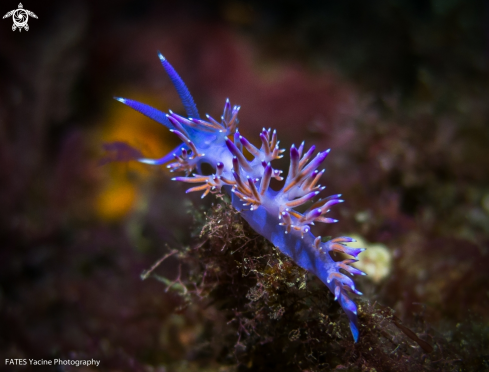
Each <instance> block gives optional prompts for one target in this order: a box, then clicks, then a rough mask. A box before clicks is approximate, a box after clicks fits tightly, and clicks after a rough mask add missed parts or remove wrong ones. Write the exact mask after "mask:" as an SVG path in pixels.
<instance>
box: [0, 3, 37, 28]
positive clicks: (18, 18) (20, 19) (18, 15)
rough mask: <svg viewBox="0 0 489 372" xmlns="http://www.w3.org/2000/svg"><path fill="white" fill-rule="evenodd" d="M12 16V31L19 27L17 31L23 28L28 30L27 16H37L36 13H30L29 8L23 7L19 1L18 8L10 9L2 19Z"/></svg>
mask: <svg viewBox="0 0 489 372" xmlns="http://www.w3.org/2000/svg"><path fill="white" fill-rule="evenodd" d="M10 16H12V20H13V21H14V24H13V25H12V31H15V30H16V29H19V32H20V31H22V29H23V28H24V29H25V30H26V31H29V25H28V24H27V21H28V20H29V16H31V17H34V18H37V15H35V14H34V13H32V12H31V11H30V10H27V9H24V7H23V6H22V3H19V8H18V9H14V10H11V11H10V12H8V13H7V14H5V15H4V16H3V19H5V18H7V17H10Z"/></svg>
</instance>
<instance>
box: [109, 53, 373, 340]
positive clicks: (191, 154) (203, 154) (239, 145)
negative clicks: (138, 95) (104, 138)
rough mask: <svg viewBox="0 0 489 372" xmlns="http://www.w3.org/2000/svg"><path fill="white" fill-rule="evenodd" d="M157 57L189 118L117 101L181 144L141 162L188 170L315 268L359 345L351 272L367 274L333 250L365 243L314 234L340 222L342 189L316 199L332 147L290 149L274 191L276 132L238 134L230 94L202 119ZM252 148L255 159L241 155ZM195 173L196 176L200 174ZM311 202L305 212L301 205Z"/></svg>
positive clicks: (354, 251) (349, 251)
mask: <svg viewBox="0 0 489 372" xmlns="http://www.w3.org/2000/svg"><path fill="white" fill-rule="evenodd" d="M159 58H160V60H161V63H162V64H163V67H164V69H165V70H166V72H167V74H168V76H169V77H170V79H171V81H172V83H173V85H174V86H175V88H176V90H177V93H178V95H179V96H180V99H181V100H182V103H183V105H184V107H185V111H186V113H187V117H183V116H180V115H177V114H175V113H173V112H171V111H170V112H169V113H168V114H165V113H163V112H161V111H159V110H157V109H155V108H153V107H150V106H148V105H146V104H143V103H140V102H136V101H133V100H130V99H125V98H116V99H117V100H118V101H120V102H122V103H124V104H125V105H127V106H129V107H131V108H133V109H135V110H137V111H139V112H140V113H142V114H143V115H146V116H148V117H149V118H151V119H153V120H156V121H157V122H158V123H160V124H163V125H164V126H166V127H168V128H169V129H170V131H171V132H173V133H174V134H175V135H176V136H177V137H178V138H179V139H180V140H181V141H182V144H181V145H179V146H178V147H177V148H175V150H174V151H172V152H170V153H169V154H167V155H166V156H164V157H162V158H160V159H146V158H141V159H138V161H139V162H141V163H145V164H152V165H162V164H165V163H168V162H170V161H171V163H170V164H169V165H167V167H168V168H169V169H170V171H171V172H175V171H183V172H185V176H182V177H175V178H173V180H175V181H182V182H187V183H194V184H197V185H196V186H194V187H191V188H190V189H188V190H187V192H192V191H202V192H203V194H202V197H204V196H206V195H207V194H208V193H221V192H225V193H227V194H228V195H229V196H230V197H231V199H232V204H233V207H234V208H236V209H237V210H238V211H240V213H241V215H242V216H243V218H244V219H245V220H246V221H247V222H248V223H249V225H250V226H251V227H252V228H253V229H254V230H255V231H256V232H257V233H259V234H261V235H262V236H264V237H265V238H266V239H268V240H269V241H270V242H271V243H272V244H274V245H275V246H276V247H277V248H278V249H280V251H281V252H282V253H284V254H286V255H287V256H289V257H291V258H292V259H293V260H294V262H295V263H296V264H297V265H299V266H301V267H302V268H304V269H306V270H308V271H310V272H312V273H314V274H315V275H317V276H318V277H319V279H321V281H322V282H323V283H324V284H325V285H326V286H327V287H328V288H329V289H330V290H331V292H332V293H333V294H334V296H335V300H338V301H339V303H340V305H341V307H342V308H343V310H344V311H345V313H346V315H347V316H348V319H349V321H350V328H351V332H352V334H353V338H354V340H355V342H356V341H357V340H358V335H359V330H358V319H357V306H356V304H355V302H354V301H353V300H352V299H351V298H350V297H349V294H350V292H352V293H355V294H358V295H360V294H361V293H360V292H359V291H358V290H357V289H356V288H355V284H354V283H353V280H352V279H351V278H350V277H349V276H347V275H345V272H346V273H348V274H354V275H365V274H364V273H363V272H362V271H360V270H358V269H356V268H355V267H353V266H351V264H352V263H354V262H356V261H357V260H356V259H346V260H343V261H334V260H333V259H332V257H331V255H330V252H333V251H335V252H341V253H344V254H346V255H349V256H352V257H354V258H356V257H357V256H358V254H360V252H362V251H363V250H364V249H363V248H352V247H349V246H348V245H347V243H350V242H354V241H355V240H354V239H352V238H349V237H344V236H342V237H338V238H334V239H331V240H329V241H327V242H322V241H321V237H320V236H317V237H316V236H314V235H313V234H312V232H311V225H314V223H315V222H323V223H335V222H337V220H335V219H333V218H329V217H326V215H327V213H328V212H329V211H330V208H331V207H332V206H333V205H335V204H338V203H342V202H343V200H342V199H340V198H341V194H336V195H331V196H329V197H326V198H323V199H317V197H318V195H319V194H320V192H321V191H322V190H324V188H325V187H324V186H321V185H320V184H319V180H320V178H321V176H322V175H323V173H324V170H318V167H319V166H320V164H321V163H322V162H323V160H324V159H325V158H326V157H327V156H328V154H329V151H330V150H326V151H323V152H319V153H317V154H316V156H315V157H313V153H314V150H315V147H314V146H312V147H311V148H310V149H309V150H307V151H305V148H304V142H302V144H301V145H300V146H299V147H295V146H294V145H292V146H291V148H290V166H289V171H288V174H287V178H286V179H285V183H284V185H283V187H282V189H281V190H278V191H275V190H272V189H271V188H270V187H269V186H270V180H271V179H272V177H273V178H275V179H277V180H280V181H282V180H283V177H282V175H281V174H282V171H281V170H279V169H275V168H273V167H272V161H273V160H275V159H278V158H281V157H282V153H283V152H284V151H285V150H283V149H280V148H279V141H278V140H277V132H276V131H275V130H273V131H272V130H271V129H265V128H263V130H262V131H261V133H260V140H261V146H260V148H258V147H256V146H255V145H253V144H252V143H251V142H249V141H248V140H247V139H246V138H244V137H243V136H242V135H241V134H240V133H239V131H238V112H239V109H240V107H239V106H231V104H230V102H229V99H227V100H226V103H225V105H224V112H223V114H222V116H221V120H220V121H218V120H215V119H213V118H212V117H211V116H209V115H206V119H202V118H201V117H200V116H199V112H198V110H197V106H196V105H195V102H194V100H193V98H192V96H191V95H190V92H189V90H188V89H187V87H186V85H185V83H184V82H183V81H182V79H181V78H180V76H179V75H178V74H177V73H176V71H175V70H174V69H173V67H172V66H171V65H170V63H169V62H168V61H167V60H166V59H165V58H164V57H163V56H162V55H161V53H159ZM244 149H246V150H247V151H248V152H249V153H250V154H251V155H252V156H253V160H247V158H246V157H245V156H244V155H243V150H244ZM204 163H207V164H209V165H211V166H212V168H213V169H214V170H215V173H214V174H211V175H201V174H198V173H202V172H201V165H202V164H204ZM196 172H197V173H196ZM305 203H308V204H311V205H310V206H309V208H307V210H306V211H305V212H302V213H301V212H298V211H297V207H299V206H302V205H303V204H305Z"/></svg>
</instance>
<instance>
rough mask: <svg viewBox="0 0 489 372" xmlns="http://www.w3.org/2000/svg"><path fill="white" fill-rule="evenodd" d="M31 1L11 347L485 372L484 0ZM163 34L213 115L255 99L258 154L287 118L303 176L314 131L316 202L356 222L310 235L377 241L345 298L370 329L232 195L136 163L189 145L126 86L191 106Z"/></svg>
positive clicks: (260, 363)
mask: <svg viewBox="0 0 489 372" xmlns="http://www.w3.org/2000/svg"><path fill="white" fill-rule="evenodd" d="M8 9H12V8H8ZM8 9H5V12H6V11H7V10H8ZM29 9H31V10H32V11H33V12H35V13H36V14H37V15H38V16H39V19H38V20H36V22H35V24H34V23H33V24H32V27H31V28H30V30H29V32H22V33H19V32H16V33H14V32H12V31H11V20H9V21H7V20H4V21H3V23H2V25H3V26H1V27H4V28H3V29H2V30H1V31H0V67H1V68H0V187H1V191H2V192H1V193H0V242H1V247H0V330H1V331H0V361H1V360H3V359H6V358H35V359H44V360H46V359H55V358H59V359H82V358H84V359H97V360H100V361H101V364H100V366H99V367H98V368H86V369H84V371H93V372H95V371H97V372H99V371H125V370H130V371H137V372H173V371H216V372H223V371H239V372H241V371H256V370H258V371H259V370H265V369H266V370H267V371H274V370H279V371H301V372H302V371H304V372H305V371H335V370H336V371H355V372H356V371H362V372H363V371H374V370H375V371H378V372H380V371H415V372H419V371H460V372H462V371H475V372H479V371H486V370H489V353H488V352H487V350H489V327H488V325H489V296H488V292H487V283H488V282H489V273H488V270H487V267H489V186H488V185H489V173H488V172H487V171H486V170H487V169H489V150H488V146H487V143H488V142H489V125H487V123H488V122H489V106H488V105H487V102H488V94H487V92H488V91H489V89H488V87H489V69H488V66H489V63H488V62H489V58H488V56H489V54H488V42H487V40H488V39H487V37H488V36H487V35H488V33H487V24H488V22H487V19H488V14H489V9H488V8H487V1H484V0H473V1H461V0H451V1H441V0H429V1H411V0H399V1H388V0H375V1H370V2H365V1H358V0H354V1H348V2H337V1H336V2H335V1H321V2H317V1H307V0H306V1H305V2H302V3H298V2H288V1H285V2H282V3H281V4H280V6H277V4H276V3H274V2H269V1H266V0H263V1H259V2H258V1H253V0H251V1H248V0H233V1H228V0H218V1H217V0H216V1H214V0H212V1H208V2H205V1H195V0H181V1H180V0H179V1H173V0H169V1H165V2H159V1H155V0H147V1H142V2H141V1H134V0H121V1H117V2H115V1H106V2H90V1H86V0H75V1H70V2H66V1H65V2H63V1H60V0H46V1H43V2H38V3H36V4H31V5H30V6H29ZM157 50H161V51H163V52H164V53H165V56H166V57H168V58H169V60H170V61H171V62H172V64H173V65H174V66H175V67H176V68H177V69H178V72H179V74H180V75H181V76H182V77H183V78H184V79H185V83H186V85H187V87H188V88H189V91H191V92H192V94H193V97H194V99H195V102H197V104H198V107H199V110H200V112H201V113H205V112H208V113H209V114H211V115H212V116H213V117H214V118H216V119H217V121H218V123H219V122H221V120H220V119H218V116H219V115H220V114H221V113H222V105H223V103H224V102H225V100H226V97H229V98H230V99H232V102H233V104H234V103H235V102H236V103H239V104H240V105H241V107H242V108H241V110H240V111H239V120H240V127H239V133H240V135H241V136H242V137H243V138H245V139H246V140H247V141H248V142H250V143H251V144H253V145H254V146H256V147H257V148H258V150H260V149H259V147H261V145H262V141H261V139H260V138H259V136H260V133H261V132H262V128H263V127H265V128H266V129H268V128H273V129H276V130H277V132H278V137H279V138H278V139H280V140H281V142H280V144H281V146H280V148H285V149H287V151H286V152H284V153H283V155H284V157H283V158H282V159H276V160H274V161H272V162H271V166H272V167H273V169H281V170H283V171H284V173H283V174H282V176H283V177H284V178H286V177H287V172H288V169H289V167H290V153H291V151H290V148H291V146H292V144H294V143H295V145H296V150H298V149H299V146H300V143H301V142H302V141H305V144H306V145H307V147H306V148H304V149H303V155H304V153H307V150H308V149H309V148H310V146H312V145H314V146H316V149H317V150H320V151H324V150H326V149H328V148H331V153H330V154H329V155H328V157H327V159H325V160H324V162H323V164H324V167H325V168H326V171H325V173H324V175H323V176H322V179H324V182H323V180H322V179H321V182H318V184H319V183H322V184H326V185H327V189H326V190H324V191H322V192H321V194H320V195H318V196H317V198H319V197H320V196H321V195H324V196H325V197H326V196H328V195H334V194H337V193H342V194H343V196H342V197H341V200H343V199H344V200H345V202H344V203H341V204H339V205H335V206H333V207H332V208H331V212H329V213H328V214H327V217H328V218H329V217H331V218H334V219H338V220H339V221H340V222H339V223H330V224H322V223H315V225H313V226H311V230H312V231H313V232H314V235H315V236H316V235H317V236H321V237H322V240H324V242H323V241H322V242H321V243H325V242H326V241H328V240H331V239H334V238H335V237H342V236H348V237H350V238H353V239H355V240H357V242H356V243H355V242H349V243H348V244H347V245H348V246H349V247H351V248H352V249H354V248H355V249H356V248H368V249H367V250H365V251H364V252H362V253H361V254H359V255H358V259H359V262H356V263H354V264H353V265H354V266H355V267H357V268H358V269H359V270H362V271H364V272H366V273H367V274H368V275H366V276H355V279H354V281H355V289H356V290H358V291H361V292H362V293H363V295H362V296H360V297H357V296H355V295H354V294H349V296H350V297H351V298H352V299H353V301H354V302H355V303H356V306H357V313H358V315H357V319H358V321H357V324H358V330H359V338H358V342H357V343H355V342H354V339H353V337H352V333H351V329H350V324H349V319H348V316H347V315H346V314H345V312H344V311H343V309H342V307H341V306H340V304H339V303H338V301H335V300H334V297H335V295H334V291H331V290H330V289H329V288H327V285H325V283H324V282H323V281H321V279H320V278H319V277H318V276H317V275H315V274H314V273H311V272H310V271H307V270H304V269H303V268H301V267H300V266H299V265H297V264H296V262H294V260H292V259H290V258H289V256H287V255H286V254H284V253H283V252H281V251H280V249H277V248H276V246H275V245H274V244H271V243H270V240H269V239H266V238H265V237H264V236H263V235H260V234H257V233H256V229H255V228H254V227H253V226H252V224H250V223H249V222H248V221H247V220H246V219H245V218H243V214H242V213H238V212H237V211H236V208H235V206H236V205H234V206H233V200H232V196H233V195H234V196H235V198H238V199H239V196H238V195H236V193H232V192H231V193H230V194H228V193H226V192H223V193H222V194H223V195H222V196H221V195H220V193H215V194H213V195H210V194H211V192H209V195H207V196H206V197H205V198H203V199H201V198H200V196H201V194H202V193H203V192H205V190H202V191H201V192H199V193H197V192H196V193H193V192H192V193H188V194H185V189H187V188H188V187H193V186H196V187H199V186H200V185H202V183H200V184H199V183H196V184H192V185H190V186H188V187H185V186H186V185H184V184H183V183H182V182H172V181H171V178H172V177H185V175H184V174H177V173H174V174H171V173H170V174H169V173H168V170H167V169H166V167H165V166H164V165H163V166H153V165H148V164H143V163H140V162H137V161H134V159H139V158H148V159H156V158H158V157H161V156H163V155H164V154H168V153H169V152H174V151H172V150H173V149H175V148H176V146H177V145H179V143H181V142H182V141H180V140H178V137H177V136H175V135H174V134H172V133H171V132H169V131H168V129H167V128H165V127H163V126H161V125H158V124H155V122H154V121H153V120H151V119H148V118H147V117H145V116H144V115H141V114H140V113H138V112H137V111H134V110H131V109H129V108H128V107H126V106H124V105H121V104H120V103H119V102H117V101H114V100H113V99H112V97H113V96H114V95H121V96H123V97H130V98H131V99H134V100H136V101H139V102H145V103H146V104H148V105H150V106H152V107H155V108H157V109H158V110H160V111H161V112H169V110H170V109H172V110H173V112H174V114H175V115H178V116H180V117H187V115H186V114H185V107H184V106H183V105H182V103H181V101H180V97H179V95H178V93H175V89H174V87H173V84H172V82H171V80H170V79H168V78H167V77H166V76H165V74H164V72H163V71H162V68H161V63H160V61H158V58H156V57H155V52H156V51H157ZM231 111H232V107H231ZM202 119H204V120H206V118H205V117H202ZM206 121H207V120H206ZM271 134H273V130H272V132H271ZM278 139H277V141H278ZM231 140H232V141H233V138H231ZM238 140H239V142H240V141H241V140H240V139H239V138H238ZM233 142H234V141H233ZM223 148H224V147H223ZM250 148H251V147H250ZM179 149H180V147H179ZM225 151H229V148H227V147H226V148H225ZM243 151H244V154H245V158H246V160H247V161H252V160H253V156H252V155H250V154H249V153H248V152H249V151H248V150H247V149H246V147H244V150H243ZM179 154H181V152H180V150H179V152H178V154H177V155H179ZM204 154H205V152H204ZM313 159H314V154H313V156H312V159H310V160H313ZM299 161H300V160H299ZM231 167H232V159H231V165H230V166H229V165H227V168H226V169H227V170H229V169H231ZM319 170H322V167H321V168H319ZM215 171H216V167H215V166H214V167H208V166H206V165H203V166H202V169H201V170H200V171H197V170H194V171H193V173H199V174H201V175H203V176H208V175H211V174H213V173H216V172H215ZM187 177H191V178H192V174H189V175H188V176H187ZM233 177H234V176H233V175H232V174H231V176H230V179H233ZM284 181H285V180H284ZM284 181H278V180H277V179H275V178H273V177H272V179H271V180H270V186H269V188H271V189H272V190H280V188H281V187H283V182H284ZM246 182H248V181H247V180H246ZM280 182H282V184H281V183H280ZM248 185H249V184H248ZM245 186H246V184H245ZM255 186H258V187H259V184H255ZM232 187H233V185H229V188H230V189H232ZM249 187H251V185H250V186H249ZM222 190H226V189H225V187H223V188H222ZM250 190H252V189H250ZM257 190H259V189H258V188H257ZM211 191H212V190H211ZM237 191H238V192H240V191H239V190H237ZM318 191H319V190H318ZM243 195H244V194H243ZM245 196H247V195H245ZM310 203H313V201H311V202H310ZM234 204H235V203H234ZM260 208H262V207H260V206H258V207H257V209H256V210H257V211H259V210H260ZM301 208H304V209H301ZM292 209H294V210H296V208H292ZM297 210H298V212H299V213H301V214H303V212H304V211H306V210H307V205H302V206H299V207H298V208H297ZM245 217H246V216H245ZM325 217H326V216H325ZM292 220H293V218H292ZM279 223H280V221H279ZM265 226H269V225H267V224H265ZM255 227H256V226H255ZM279 228H280V229H283V230H285V229H286V227H285V226H284V225H277V229H279ZM290 228H291V231H296V230H295V229H294V228H293V227H292V226H291V227H290ZM283 230H282V231H283ZM297 232H298V233H299V231H297ZM299 239H300V237H299ZM304 239H306V234H305V236H304ZM272 243H273V242H272ZM279 248H280V245H279ZM331 257H332V259H333V261H334V262H339V261H341V260H345V259H347V257H346V256H344V255H342V254H341V253H338V252H331ZM347 275H348V274H347ZM141 279H146V280H141ZM345 290H346V291H348V289H347V288H346V289H345ZM9 367H10V366H9ZM11 370H13V371H27V370H28V369H26V368H25V367H21V366H12V369H11ZM43 370H45V371H53V369H52V368H50V367H48V366H44V367H39V368H36V371H43ZM75 370H76V371H77V372H79V371H81V370H80V369H79V368H74V367H72V366H65V367H64V369H63V371H67V372H69V371H75Z"/></svg>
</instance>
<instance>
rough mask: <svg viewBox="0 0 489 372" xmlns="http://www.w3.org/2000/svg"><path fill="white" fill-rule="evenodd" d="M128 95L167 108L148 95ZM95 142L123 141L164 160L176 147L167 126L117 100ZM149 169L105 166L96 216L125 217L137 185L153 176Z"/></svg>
mask: <svg viewBox="0 0 489 372" xmlns="http://www.w3.org/2000/svg"><path fill="white" fill-rule="evenodd" d="M129 96H130V98H131V99H135V100H137V101H140V102H144V103H146V104H148V105H150V106H153V107H157V108H158V109H161V110H166V109H167V108H166V107H164V106H165V105H164V104H162V103H161V102H155V101H154V98H151V97H150V96H144V95H138V94H132V95H129ZM96 141H97V143H112V142H124V143H126V144H128V145H129V146H131V147H133V148H135V149H138V150H139V151H141V153H142V154H143V156H144V157H147V158H160V157H163V156H164V155H166V154H167V153H168V152H170V151H171V150H172V149H173V148H174V147H175V146H176V142H175V140H174V138H173V136H172V135H171V133H170V132H169V130H168V129H167V128H166V127H164V126H163V125H161V124H159V123H157V122H155V121H153V120H151V119H149V118H147V117H146V116H144V115H142V114H140V113H139V112H137V111H135V110H133V109H131V108H130V107H127V106H125V105H124V104H122V103H119V102H117V101H114V103H113V104H112V105H111V108H110V112H109V115H108V120H107V121H106V122H105V124H104V125H103V126H102V127H101V130H100V131H99V132H98V133H97V135H96ZM151 168H152V166H150V165H146V164H141V163H138V162H136V161H129V162H112V163H109V164H107V165H106V166H104V167H103V169H104V172H105V175H104V178H105V181H104V182H103V185H102V187H101V189H100V191H99V194H98V195H97V197H96V200H95V210H96V213H97V215H98V216H99V217H101V218H103V219H105V220H117V219H119V218H122V217H124V216H125V215H127V213H128V212H130V211H131V209H132V207H133V205H134V203H135V202H136V201H137V199H138V194H139V193H138V191H139V186H140V185H141V183H142V182H143V181H144V180H145V179H147V177H149V176H150V175H151V174H152V170H151Z"/></svg>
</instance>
